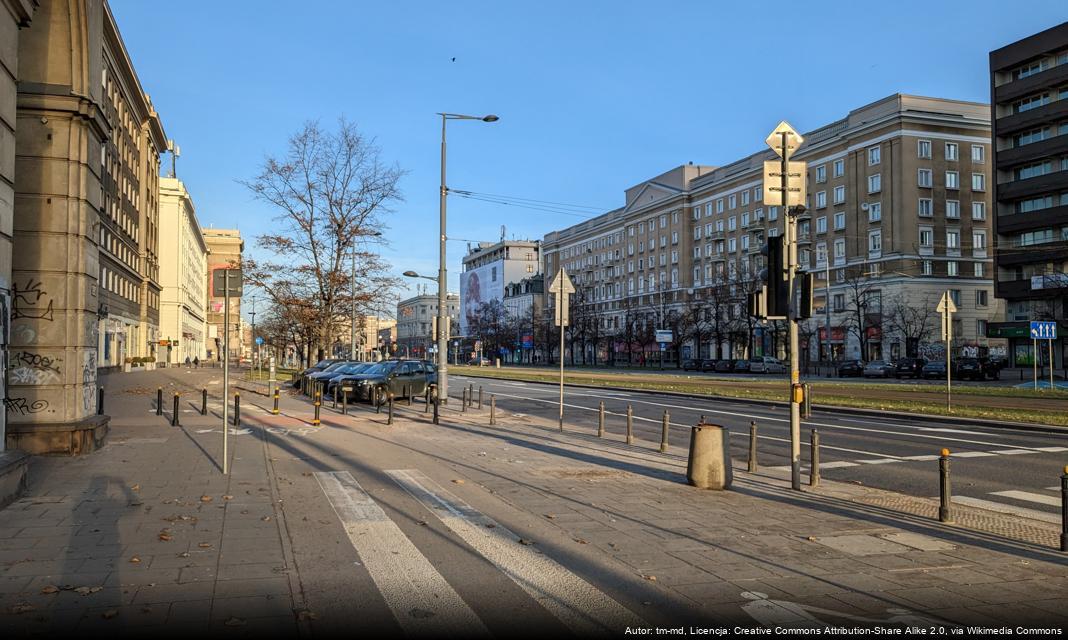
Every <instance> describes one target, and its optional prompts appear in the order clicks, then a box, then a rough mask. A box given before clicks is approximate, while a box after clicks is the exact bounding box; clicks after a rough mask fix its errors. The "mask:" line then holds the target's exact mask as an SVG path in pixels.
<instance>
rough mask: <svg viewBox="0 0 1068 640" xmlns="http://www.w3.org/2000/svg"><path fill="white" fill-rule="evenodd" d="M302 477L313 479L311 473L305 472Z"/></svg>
mask: <svg viewBox="0 0 1068 640" xmlns="http://www.w3.org/2000/svg"><path fill="white" fill-rule="evenodd" d="M300 475H302V476H306V477H309V478H310V477H311V472H310V471H305V472H304V473H302V474H300Z"/></svg>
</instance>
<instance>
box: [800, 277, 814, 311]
mask: <svg viewBox="0 0 1068 640" xmlns="http://www.w3.org/2000/svg"><path fill="white" fill-rule="evenodd" d="M797 278H799V279H800V280H801V287H800V289H801V300H800V304H799V306H798V307H797V317H798V318H800V319H802V320H805V319H807V318H811V317H812V289H813V281H814V279H815V275H814V274H812V273H805V272H798V273H797Z"/></svg>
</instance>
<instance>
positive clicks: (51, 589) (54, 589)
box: [41, 584, 59, 594]
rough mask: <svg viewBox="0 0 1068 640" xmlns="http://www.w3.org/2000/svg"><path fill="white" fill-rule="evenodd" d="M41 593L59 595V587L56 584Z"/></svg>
mask: <svg viewBox="0 0 1068 640" xmlns="http://www.w3.org/2000/svg"><path fill="white" fill-rule="evenodd" d="M41 593H46V594H47V593H59V587H57V586H56V585H54V584H50V585H48V586H47V587H45V588H44V589H41Z"/></svg>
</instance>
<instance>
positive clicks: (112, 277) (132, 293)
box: [100, 266, 141, 302]
mask: <svg viewBox="0 0 1068 640" xmlns="http://www.w3.org/2000/svg"><path fill="white" fill-rule="evenodd" d="M100 287H101V288H102V289H105V290H106V291H110V292H111V293H114V294H116V295H119V296H121V297H123V298H126V299H127V300H130V301H131V302H141V285H140V283H135V282H133V281H131V280H129V279H128V278H126V277H125V276H123V275H122V274H120V273H115V272H114V271H112V270H111V269H108V268H107V267H103V266H102V267H100Z"/></svg>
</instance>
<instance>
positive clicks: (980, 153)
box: [972, 144, 986, 164]
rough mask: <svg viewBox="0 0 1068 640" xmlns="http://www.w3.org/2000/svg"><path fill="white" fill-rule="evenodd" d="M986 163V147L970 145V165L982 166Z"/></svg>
mask: <svg viewBox="0 0 1068 640" xmlns="http://www.w3.org/2000/svg"><path fill="white" fill-rule="evenodd" d="M984 162H986V147H984V146H983V145H981V144H973V145H972V164H983V163H984Z"/></svg>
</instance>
